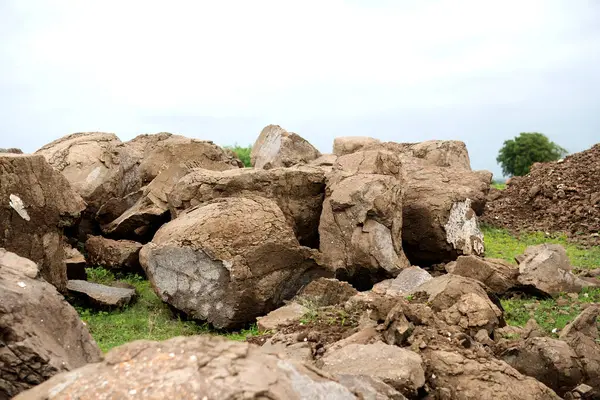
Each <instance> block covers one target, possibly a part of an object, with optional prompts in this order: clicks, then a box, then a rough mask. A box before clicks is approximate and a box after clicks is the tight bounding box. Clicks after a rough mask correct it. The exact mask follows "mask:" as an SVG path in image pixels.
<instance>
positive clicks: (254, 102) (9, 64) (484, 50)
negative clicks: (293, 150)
mask: <svg viewBox="0 0 600 400" xmlns="http://www.w3.org/2000/svg"><path fill="white" fill-rule="evenodd" d="M0 35H1V39H2V40H1V41H0V147H21V148H23V150H25V151H34V150H35V149H37V148H39V147H41V146H42V145H43V144H45V143H47V142H49V141H51V140H54V139H56V138H57V137H60V136H63V135H65V134H68V133H72V132H81V131H92V130H93V131H96V130H98V131H108V132H114V133H116V134H117V135H119V137H121V139H123V140H127V139H130V138H132V137H134V136H135V135H137V134H140V133H152V132H159V131H168V132H173V133H180V134H184V135H186V136H190V137H198V138H202V139H210V140H214V141H215V142H216V143H218V144H222V145H225V144H233V143H235V142H237V143H239V144H249V143H252V142H253V141H254V139H255V138H256V136H257V135H258V133H259V132H260V130H261V129H262V127H264V126H265V125H267V124H269V123H276V124H280V125H282V126H283V127H284V128H286V129H288V130H290V131H295V132H297V133H299V134H300V135H302V136H304V137H305V138H306V139H308V140H309V141H311V142H312V143H313V144H314V145H315V146H317V147H318V148H319V149H320V150H321V151H323V152H329V151H331V144H332V142H333V138H334V137H335V136H341V135H370V136H375V137H378V138H380V139H383V140H395V141H420V140H426V139H459V140H464V141H465V142H466V143H467V146H468V148H469V151H470V153H471V158H472V164H473V167H474V168H480V169H489V170H492V171H493V172H495V173H499V172H500V169H499V167H498V166H497V165H496V162H495V157H496V155H497V151H498V149H499V147H500V146H501V144H502V142H503V141H504V140H506V139H509V138H512V137H514V136H515V135H517V134H518V133H519V132H522V131H540V132H543V133H545V134H547V135H548V136H549V137H550V138H551V139H553V140H555V141H557V142H558V143H559V144H561V145H563V147H566V148H567V149H568V150H570V151H580V150H583V149H585V148H587V147H589V146H590V145H591V144H593V143H595V142H600V111H599V110H600V2H597V1H595V0H560V1H559V0H520V1H516V0H505V1H501V2H492V1H482V0H414V1H401V0H397V1H392V0H387V1H385V0H380V1H376V0H375V1H373V0H371V1H368V0H363V1H359V0H353V1H350V0H348V1H341V0H304V1H287V0H272V1H271V0H268V1H263V0H254V1H248V0H239V1H226V0H223V1H214V0H213V1H202V0H194V1H183V0H180V1H177V0H174V1H169V2H167V1H164V0H163V1H152V0H143V1H138V0H119V1H115V0H103V1H84V0H52V1H48V0H0Z"/></svg>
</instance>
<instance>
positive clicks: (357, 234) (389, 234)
mask: <svg viewBox="0 0 600 400" xmlns="http://www.w3.org/2000/svg"><path fill="white" fill-rule="evenodd" d="M399 171H400V166H399V160H398V158H397V157H396V156H394V155H393V154H391V153H386V152H379V151H370V152H359V153H354V154H349V155H346V156H342V157H340V158H338V160H337V162H336V165H335V167H334V171H333V172H332V173H331V174H330V175H328V177H327V181H326V183H327V188H326V194H325V201H324V203H323V211H322V214H321V220H320V225H319V236H320V250H321V253H322V255H323V263H325V264H326V265H328V266H331V267H332V268H334V269H335V270H336V271H337V275H338V277H340V278H341V279H344V280H347V279H351V281H352V282H356V284H358V285H365V286H367V287H359V286H357V287H358V288H359V289H368V288H369V287H370V286H372V285H373V284H374V283H376V282H377V281H379V280H381V279H380V278H381V277H385V276H396V275H398V273H400V271H401V270H402V269H404V268H406V267H407V266H408V261H407V260H406V257H405V256H404V253H403V251H402V233H401V232H402V193H403V192H402V183H401V180H400V179H399Z"/></svg>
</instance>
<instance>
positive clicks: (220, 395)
mask: <svg viewBox="0 0 600 400" xmlns="http://www.w3.org/2000/svg"><path fill="white" fill-rule="evenodd" d="M125 368H126V371H125ZM124 374H126V377H127V379H123V378H124ZM99 377H102V379H99ZM50 394H52V396H53V397H52V398H53V399H54V400H66V399H74V398H81V399H83V398H90V399H92V398H93V399H99V398H110V399H132V400H133V399H146V398H153V399H181V400H192V399H193V400H201V399H204V398H206V399H239V398H249V399H251V398H252V399H259V398H265V396H267V397H268V398H269V399H273V400H302V399H307V398H313V399H325V398H326V399H331V400H352V399H356V396H354V395H353V394H352V393H351V392H350V391H349V390H348V389H346V388H345V387H343V386H342V385H340V384H339V383H337V382H335V381H333V380H331V379H330V378H329V377H328V376H327V375H325V374H324V373H322V372H320V371H318V370H317V369H314V368H310V369H309V368H307V367H305V366H304V365H303V364H301V363H297V362H294V361H291V360H285V359H283V358H280V357H277V356H274V355H268V354H264V353H262V352H261V350H260V348H259V347H256V346H254V345H251V344H249V343H241V342H234V341H229V340H226V339H223V338H219V337H216V336H191V337H176V338H173V339H169V340H166V341H164V342H150V341H136V342H133V343H129V344H126V345H123V346H120V347H118V348H116V349H113V350H112V351H110V352H109V353H108V354H107V355H106V360H105V361H104V362H102V363H98V364H90V365H87V366H85V367H83V368H80V369H78V370H75V371H71V372H69V373H65V374H61V375H59V376H56V377H54V378H53V379H51V380H49V381H48V382H46V383H45V384H43V385H40V386H38V387H36V388H34V389H32V390H30V391H28V392H25V393H23V394H21V396H19V397H17V398H16V399H15V400H42V399H47V398H48V397H49V395H50Z"/></svg>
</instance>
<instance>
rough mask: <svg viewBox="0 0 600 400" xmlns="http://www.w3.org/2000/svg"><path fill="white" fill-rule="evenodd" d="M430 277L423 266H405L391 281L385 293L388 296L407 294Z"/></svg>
mask: <svg viewBox="0 0 600 400" xmlns="http://www.w3.org/2000/svg"><path fill="white" fill-rule="evenodd" d="M432 278H433V277H432V276H431V274H430V273H429V272H427V271H425V270H424V269H423V268H420V267H416V266H413V267H408V268H405V269H404V270H402V272H400V273H399V274H398V276H397V277H396V278H394V279H393V280H392V281H391V283H390V286H389V288H388V289H387V291H386V294H387V295H388V296H403V295H407V294H408V293H410V292H411V291H412V290H413V289H415V288H416V287H418V286H420V285H422V284H423V283H425V282H427V281H428V280H430V279H432Z"/></svg>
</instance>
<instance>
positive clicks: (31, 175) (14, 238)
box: [0, 153, 85, 291]
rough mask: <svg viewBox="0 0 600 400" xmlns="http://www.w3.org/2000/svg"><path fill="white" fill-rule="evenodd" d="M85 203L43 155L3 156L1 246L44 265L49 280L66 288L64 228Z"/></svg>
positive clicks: (0, 160)
mask: <svg viewBox="0 0 600 400" xmlns="http://www.w3.org/2000/svg"><path fill="white" fill-rule="evenodd" d="M84 209H85V202H84V201H83V200H82V199H81V197H80V196H79V195H78V194H77V193H76V192H75V191H74V190H73V189H72V188H71V186H70V185H69V182H68V181H67V180H66V179H65V177H64V176H62V175H61V174H60V173H59V172H58V171H56V170H55V169H53V168H52V167H51V166H50V165H49V164H48V163H47V162H46V160H45V159H44V157H42V156H40V155H20V154H8V153H7V154H0V221H2V231H1V232H0V247H4V248H6V249H7V250H9V251H12V252H15V253H17V254H18V255H20V256H22V257H26V258H29V259H31V260H32V261H34V262H36V263H37V264H39V265H40V268H41V274H42V276H43V277H44V279H46V280H47V281H48V282H50V283H51V284H53V285H54V286H56V287H57V288H58V289H59V290H61V291H64V290H65V289H66V284H67V271H66V266H65V258H66V257H65V253H64V238H63V228H65V227H68V226H72V225H74V224H75V223H76V222H77V220H78V218H80V215H81V212H82V211H83V210H84Z"/></svg>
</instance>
